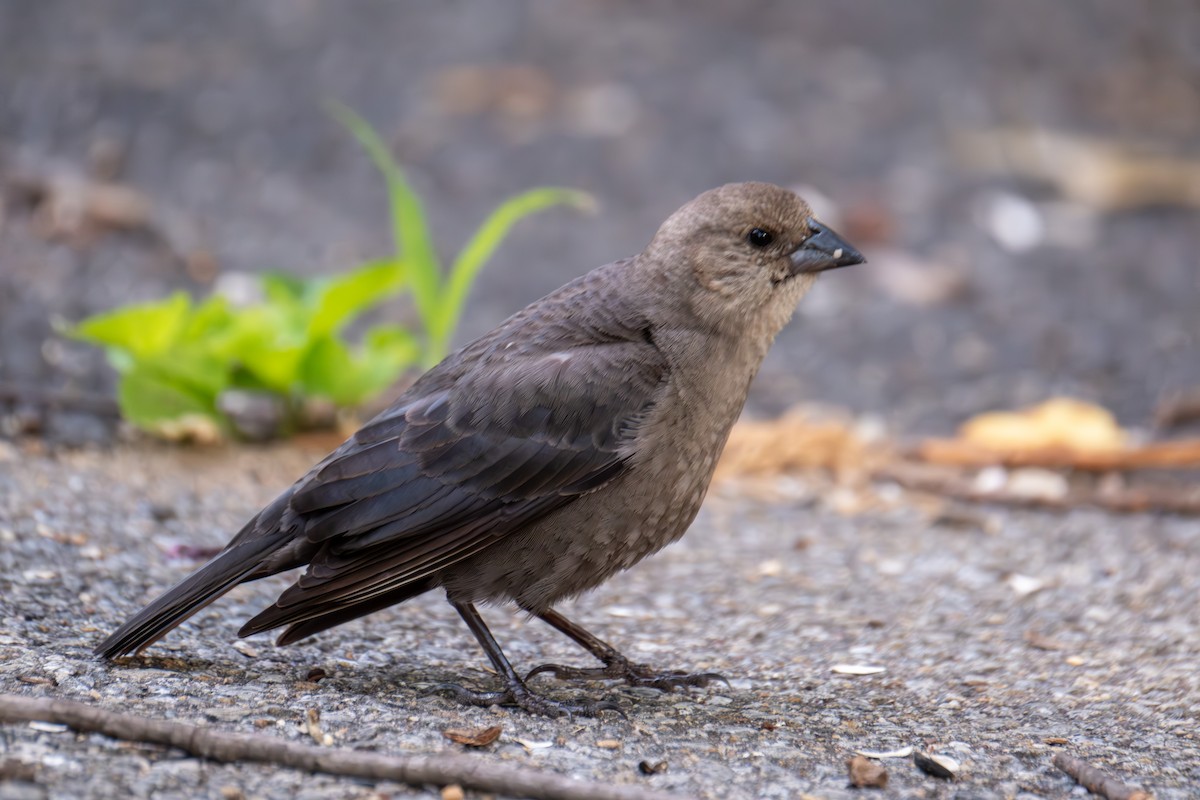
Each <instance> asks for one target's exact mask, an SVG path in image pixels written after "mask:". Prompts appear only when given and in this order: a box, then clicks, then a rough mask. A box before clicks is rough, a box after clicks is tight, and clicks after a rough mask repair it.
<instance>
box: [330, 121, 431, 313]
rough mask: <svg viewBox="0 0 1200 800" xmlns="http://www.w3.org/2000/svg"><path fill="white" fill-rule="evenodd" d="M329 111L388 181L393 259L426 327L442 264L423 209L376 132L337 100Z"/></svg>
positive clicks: (402, 172)
mask: <svg viewBox="0 0 1200 800" xmlns="http://www.w3.org/2000/svg"><path fill="white" fill-rule="evenodd" d="M329 110H330V113H331V114H332V115H333V116H334V118H336V119H337V120H338V122H340V123H341V124H342V125H343V126H344V127H345V128H346V129H347V130H348V131H350V133H351V134H352V135H353V136H354V138H355V139H357V140H358V143H359V145H361V146H362V148H363V150H365V151H366V152H367V155H368V156H370V158H371V161H373V162H374V163H375V167H376V168H377V169H378V170H379V171H380V172H381V173H383V178H384V181H386V183H387V192H388V205H389V207H390V210H391V219H392V237H393V239H394V240H395V245H396V258H397V260H398V261H400V262H402V263H403V264H404V266H405V267H406V268H407V269H408V270H409V272H410V274H409V275H408V276H407V277H408V279H409V281H410V282H411V286H412V293H413V302H414V303H415V305H416V307H417V313H418V314H420V315H421V319H422V321H424V322H425V324H426V325H427V326H428V324H429V319H430V317H431V316H432V314H433V313H434V307H435V305H436V303H437V293H438V284H439V283H440V282H441V264H440V263H439V261H438V257H437V250H436V249H435V248H434V246H433V236H432V235H431V234H430V232H429V226H428V224H427V223H426V221H425V209H424V207H423V206H422V205H421V199H420V198H419V197H417V194H416V192H414V191H413V189H412V186H411V185H409V183H408V180H407V178H405V176H404V171H403V170H402V169H401V168H400V165H399V164H397V163H396V160H395V159H394V158H392V154H391V151H390V150H389V149H388V146H387V145H386V144H384V142H383V140H382V139H381V138H380V137H379V134H378V133H377V132H376V131H375V129H374V128H372V127H371V125H370V123H368V122H367V121H366V120H365V119H363V118H362V117H360V116H359V115H358V114H356V113H354V112H353V111H351V110H350V109H349V108H347V107H346V106H344V105H341V104H340V103H330V104H329Z"/></svg>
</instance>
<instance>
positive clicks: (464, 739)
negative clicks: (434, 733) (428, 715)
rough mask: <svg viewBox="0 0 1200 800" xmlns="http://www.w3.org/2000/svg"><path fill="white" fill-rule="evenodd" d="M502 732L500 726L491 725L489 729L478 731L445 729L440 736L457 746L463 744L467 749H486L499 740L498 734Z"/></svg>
mask: <svg viewBox="0 0 1200 800" xmlns="http://www.w3.org/2000/svg"><path fill="white" fill-rule="evenodd" d="M503 730H504V728H503V726H501V725H493V726H492V727H490V728H479V729H478V730H467V729H463V728H447V729H446V730H444V731H442V736H445V737H446V738H447V739H449V740H450V741H452V742H455V743H457V744H464V745H466V746H467V747H487V746H488V745H489V744H491V743H492V742H494V741H496V740H497V739H499V738H500V732H501V731H503Z"/></svg>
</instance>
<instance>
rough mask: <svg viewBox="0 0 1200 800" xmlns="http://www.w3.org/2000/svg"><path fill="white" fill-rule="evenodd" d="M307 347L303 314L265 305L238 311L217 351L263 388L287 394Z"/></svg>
mask: <svg viewBox="0 0 1200 800" xmlns="http://www.w3.org/2000/svg"><path fill="white" fill-rule="evenodd" d="M308 348H309V342H308V337H307V335H306V331H305V330H304V319H303V314H297V313H294V311H293V310H292V309H287V308H281V307H279V306H273V305H268V306H255V307H253V308H246V309H241V310H240V311H238V312H237V314H236V316H235V318H234V322H233V327H232V329H231V330H230V331H229V334H228V338H227V339H226V340H225V341H223V342H222V347H221V349H220V350H219V351H218V352H219V353H220V354H221V355H223V356H225V357H227V358H229V359H230V360H232V361H233V362H234V363H235V364H240V365H241V366H243V367H244V368H245V369H246V370H247V371H249V372H250V373H251V374H252V375H253V376H254V377H255V379H256V380H257V381H258V382H259V383H260V384H261V385H262V387H263V388H267V389H271V390H273V391H276V392H279V393H281V394H288V393H290V392H291V391H292V390H293V389H294V388H295V387H296V385H297V383H299V377H300V365H301V362H302V361H303V359H304V356H305V353H306V352H307V350H308Z"/></svg>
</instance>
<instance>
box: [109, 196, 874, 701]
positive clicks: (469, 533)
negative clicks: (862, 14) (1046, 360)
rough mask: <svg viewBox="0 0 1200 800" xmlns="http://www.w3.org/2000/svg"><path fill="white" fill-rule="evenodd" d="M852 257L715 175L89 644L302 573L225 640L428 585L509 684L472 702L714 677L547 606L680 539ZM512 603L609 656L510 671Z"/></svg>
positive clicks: (292, 629)
mask: <svg viewBox="0 0 1200 800" xmlns="http://www.w3.org/2000/svg"><path fill="white" fill-rule="evenodd" d="M862 261H863V258H862V256H861V255H859V253H858V252H857V251H856V250H854V248H852V247H851V246H850V245H848V244H847V243H846V242H844V241H842V240H841V239H840V238H839V237H838V235H837V234H835V233H834V232H833V231H831V230H830V229H829V228H827V227H825V226H823V225H821V224H820V223H819V222H817V221H816V220H815V219H813V217H812V212H811V211H810V209H809V207H808V205H806V204H805V202H804V201H803V200H801V199H800V198H799V197H797V196H796V195H795V194H793V193H792V192H790V191H787V190H786V189H781V188H779V187H777V186H772V185H769V184H762V183H738V184H729V185H727V186H722V187H720V188H717V189H713V190H712V191H709V192H705V193H704V194H702V195H700V196H699V197H697V198H696V199H695V200H693V201H691V202H690V203H688V204H687V205H685V206H684V207H683V208H681V209H680V210H679V211H677V212H676V213H674V214H673V215H671V217H670V218H669V219H668V220H667V221H666V222H665V223H663V225H662V227H661V228H660V229H659V231H658V233H657V234H656V235H655V236H654V239H653V240H652V241H651V242H650V244H649V246H647V247H646V249H645V250H644V251H643V252H642V253H641V254H639V255H637V256H635V257H633V258H628V259H625V260H622V261H617V262H614V263H612V264H608V265H606V266H603V267H600V268H599V269H596V270H593V271H592V272H589V273H588V274H586V275H584V276H583V277H581V278H578V279H576V280H574V281H572V282H571V283H568V284H567V285H566V286H564V287H562V288H561V289H559V290H558V291H555V292H553V293H551V294H549V295H547V296H546V297H544V298H542V299H541V300H538V301H537V302H535V303H533V304H532V305H530V306H528V307H527V308H525V309H524V310H522V311H519V312H518V313H516V314H515V315H513V316H512V317H510V318H508V319H507V320H505V321H504V322H503V323H501V324H500V326H499V327H497V328H496V329H495V330H493V331H491V332H490V333H487V334H485V335H484V336H482V337H480V338H479V339H477V340H475V341H474V342H471V343H470V344H468V345H467V346H466V347H463V348H462V349H461V350H459V351H458V352H456V353H454V354H453V355H451V356H449V357H448V358H446V360H444V361H443V362H441V363H440V364H438V365H437V366H436V367H434V368H433V369H431V370H429V372H427V373H425V375H423V376H422V377H421V378H420V379H419V380H418V381H417V382H416V383H415V384H413V386H412V387H411V388H410V389H409V390H408V391H406V392H405V393H404V394H403V395H402V396H401V397H400V398H399V400H397V401H396V403H395V404H394V405H393V406H392V407H391V408H389V409H388V410H386V411H384V412H383V413H382V414H380V415H379V416H377V417H375V419H373V420H371V421H370V422H368V423H367V424H366V425H365V426H364V427H363V428H362V429H361V430H359V431H358V432H357V433H355V434H354V435H353V436H352V437H350V439H349V440H347V441H346V442H345V444H343V445H342V446H341V447H339V448H338V449H337V450H335V451H334V452H333V453H331V454H330V455H329V456H327V457H326V458H325V459H324V460H323V461H321V462H320V463H319V464H317V465H316V466H315V467H313V468H312V470H311V471H310V472H309V473H308V474H307V475H305V476H304V477H303V478H301V479H300V480H299V481H297V482H296V484H295V485H293V486H292V487H291V488H290V489H288V490H287V491H285V492H284V493H283V494H281V495H280V496H279V497H278V498H276V499H275V501H274V502H272V503H271V504H270V505H268V506H267V507H266V508H264V509H263V510H262V511H260V512H259V513H258V514H256V515H255V516H254V518H253V519H251V520H250V521H249V522H248V523H247V524H246V526H245V527H244V528H243V529H242V530H241V532H239V533H238V534H237V536H235V537H234V538H233V539H232V540H231V541H230V542H229V544H228V545H226V547H225V548H224V550H222V551H221V552H220V553H219V554H218V555H217V556H216V557H214V558H213V559H212V560H211V561H210V562H208V563H207V564H206V565H204V566H203V567H201V568H200V569H199V570H197V571H196V572H194V573H193V574H192V575H191V576H189V577H188V578H186V579H184V580H183V581H182V582H181V583H179V584H178V585H176V586H175V587H174V588H172V589H171V590H169V591H168V592H166V593H165V594H163V595H162V596H161V597H159V598H158V599H157V600H155V601H154V602H152V603H151V604H150V605H149V606H147V607H146V608H145V609H143V610H142V611H140V612H138V613H137V614H136V615H134V616H133V617H132V618H131V619H130V620H128V621H127V622H126V623H125V624H124V625H122V626H121V627H120V628H119V629H118V630H117V631H116V632H115V633H113V634H112V635H111V636H110V637H108V639H106V640H105V641H104V642H103V643H102V644H101V645H100V646H99V647H98V648H97V653H99V654H101V655H103V656H106V657H114V656H118V655H122V654H124V653H129V652H132V651H135V650H139V649H141V648H143V647H145V646H147V645H149V644H150V643H152V642H154V641H155V640H157V639H158V638H159V637H161V636H163V635H164V634H165V633H167V632H168V631H170V630H171V629H172V628H174V627H175V626H176V625H178V624H179V623H180V622H182V621H183V620H185V619H187V618H188V617H189V616H190V615H192V614H193V613H195V612H196V611H197V610H199V609H201V608H203V607H204V606H206V605H208V604H209V603H210V602H212V601H213V600H214V599H216V598H217V597H219V596H220V595H222V594H224V593H225V592H227V591H228V590H229V589H230V588H231V587H233V586H235V585H237V584H239V583H243V582H245V581H250V580H255V579H257V578H262V577H265V576H268V575H274V574H276V573H278V572H282V571H284V570H288V569H292V568H294V567H301V566H307V569H306V570H305V572H304V573H303V574H302V575H301V576H300V578H299V579H298V580H297V581H296V582H295V583H294V584H293V585H292V586H291V587H289V588H288V589H287V590H286V591H284V592H283V593H282V594H281V595H280V596H279V599H278V600H276V601H275V604H274V605H272V606H270V607H269V608H267V609H266V610H265V611H263V612H262V613H260V614H259V615H258V616H256V617H254V618H253V619H251V620H250V621H249V622H247V623H246V624H245V625H244V626H243V627H242V629H241V630H240V631H239V635H241V636H247V635H250V634H253V633H259V632H260V631H266V630H271V629H273V628H278V627H282V626H286V628H285V630H284V632H283V634H282V635H281V636H280V637H279V643H280V644H286V643H289V642H294V641H296V640H298V639H302V638H304V637H306V636H309V635H311V634H314V633H317V632H318V631H322V630H325V629H326V628H329V627H332V626H334V625H338V624H340V623H342V622H346V621H347V620H351V619H354V618H356V617H360V616H363V615H364V614H369V613H371V612H373V611H378V610H379V609H382V608H385V607H387V606H390V605H393V604H395V603H400V602H403V601H405V600H408V599H409V598H411V597H414V596H416V595H418V594H421V593H423V592H427V591H429V590H431V589H435V588H441V589H443V590H444V591H445V593H446V598H447V599H448V600H449V602H450V604H451V605H453V606H454V608H455V609H456V610H457V611H458V613H459V614H460V615H461V616H462V618H463V621H465V622H466V624H467V627H468V628H470V630H471V633H473V634H474V635H475V638H476V639H477V640H478V641H479V644H480V646H482V647H483V650H484V651H485V653H486V654H487V656H488V659H489V660H490V661H491V663H492V666H493V667H495V669H496V671H497V672H498V673H499V674H500V676H501V678H502V679H503V681H504V688H503V689H501V690H499V691H494V692H477V691H470V690H468V689H465V688H463V687H461V686H456V685H451V686H447V687H446V688H448V689H449V690H451V691H452V692H453V693H454V694H455V695H456V696H457V697H458V698H459V699H461V700H463V701H465V702H469V703H475V704H492V703H506V704H516V705H519V706H521V707H522V708H525V709H527V710H529V711H534V712H540V713H545V714H552V715H556V714H562V713H580V714H591V713H596V712H597V711H599V710H601V709H611V708H614V707H615V706H614V705H613V704H612V703H608V702H595V701H581V702H573V703H568V702H559V701H555V700H552V699H550V698H547V697H544V696H542V695H539V694H537V693H535V692H534V691H533V690H532V689H530V688H529V686H528V683H527V681H528V678H529V677H530V676H532V675H534V674H537V673H541V672H551V673H554V674H555V675H556V676H558V677H560V678H573V677H584V678H593V677H611V678H621V679H624V680H626V681H628V682H630V683H632V684H635V685H643V686H653V687H657V688H660V689H665V690H670V689H672V688H675V687H678V686H689V685H704V684H705V683H707V682H708V681H710V680H712V679H714V678H719V677H720V676H716V675H713V674H706V673H701V674H687V673H683V672H656V671H654V670H652V669H650V668H649V667H647V666H644V665H640V664H635V663H632V662H630V661H629V660H628V659H626V658H625V657H624V656H622V655H621V654H620V653H619V652H618V651H617V650H616V649H615V648H613V647H612V646H610V645H608V644H607V643H605V642H603V641H601V640H600V639H598V638H597V637H595V636H593V635H592V634H591V633H589V632H587V631H586V630H584V629H583V628H581V627H579V626H578V625H576V624H575V623H573V622H571V621H570V620H568V619H566V618H565V617H563V616H562V615H560V614H559V613H558V612H556V611H554V610H553V605H554V604H555V603H556V602H557V601H559V600H561V599H563V598H565V597H570V596H573V595H576V594H579V593H580V592H582V591H584V590H586V589H591V588H593V587H595V586H596V585H598V584H599V583H601V582H603V581H604V580H605V579H607V578H608V577H610V576H611V575H613V574H614V573H616V572H618V571H620V570H623V569H627V568H629V567H631V566H633V565H634V564H636V563H637V562H639V561H641V560H642V559H643V558H645V557H646V556H648V555H650V554H651V553H654V552H656V551H657V550H659V549H661V548H662V547H664V546H666V545H667V544H670V543H671V542H673V541H675V540H676V539H678V538H679V537H680V536H682V535H683V532H684V531H685V530H686V529H687V527H688V525H690V524H691V522H692V519H693V518H694V517H695V516H696V512H697V511H698V510H699V508H700V502H701V500H702V499H703V498H704V494H705V492H706V490H707V488H708V484H709V481H710V479H711V478H712V474H713V467H714V466H715V464H716V462H717V457H718V456H719V455H720V452H721V449H722V447H723V446H724V444H725V440H726V438H727V437H728V435H729V430H730V428H731V427H732V425H733V423H734V420H736V419H737V417H738V414H739V413H740V412H741V410H742V405H743V404H744V403H745V400H746V394H747V391H748V389H749V386H750V381H751V379H752V378H753V377H754V375H755V373H756V372H757V371H758V368H759V365H760V364H761V362H762V360H763V357H764V356H765V355H766V353H767V349H768V348H769V347H770V345H771V342H772V341H773V340H774V339H775V336H776V334H778V333H779V331H780V329H782V328H783V326H784V325H785V324H786V323H787V322H788V320H789V319H790V318H791V316H792V313H793V312H794V311H795V308H796V304H797V302H798V301H799V300H800V298H801V297H803V296H804V294H805V292H807V291H808V290H809V288H810V287H811V286H812V285H813V283H814V281H815V280H816V276H817V273H819V272H821V271H823V270H827V269H832V268H834V267H842V266H847V265H850V264H858V263H861V262H862ZM480 602H492V603H496V602H511V603H513V604H515V605H516V606H517V607H519V608H521V609H523V610H525V611H527V612H529V613H530V614H532V615H534V616H537V617H539V618H540V619H542V620H544V621H545V622H547V623H549V624H550V625H551V626H553V627H554V628H556V629H558V630H559V631H561V632H562V633H564V634H566V635H567V636H569V637H570V638H571V639H573V640H575V642H577V643H578V644H579V645H580V646H582V647H583V648H584V649H586V650H588V651H589V652H590V653H592V654H593V655H594V656H596V657H597V658H598V659H599V660H600V661H601V662H602V663H603V664H604V667H597V668H594V669H577V668H569V667H563V666H560V665H556V664H546V665H542V666H540V667H537V668H535V669H534V670H532V671H531V672H530V673H529V675H527V676H526V677H525V678H524V679H523V678H521V676H520V675H518V674H517V672H516V671H515V670H514V669H513V667H512V665H511V664H510V663H509V661H508V659H507V658H506V657H505V655H504V653H503V651H501V649H500V646H499V645H498V644H497V643H496V641H495V639H493V638H492V635H491V633H490V632H489V631H488V629H487V626H486V625H485V624H484V621H483V619H482V618H481V617H480V615H479V612H478V611H477V610H476V608H475V605H476V604H477V603H480Z"/></svg>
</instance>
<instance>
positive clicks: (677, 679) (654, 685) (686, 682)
mask: <svg viewBox="0 0 1200 800" xmlns="http://www.w3.org/2000/svg"><path fill="white" fill-rule="evenodd" d="M547 672H548V673H550V674H552V675H553V676H554V677H555V678H557V679H558V680H560V681H561V680H567V681H578V680H585V681H597V680H612V679H618V680H623V681H625V682H626V683H627V684H629V685H630V686H647V687H650V688H651V689H658V690H660V691H663V692H673V691H675V690H676V689H679V688H683V687H690V686H698V687H704V686H708V685H709V684H710V683H712V682H713V681H720V682H721V683H724V684H725V685H726V686H728V685H729V680H728V679H727V678H726V677H725V676H724V675H721V674H719V673H716V672H683V671H681V670H665V671H660V670H655V669H654V668H653V667H651V666H649V665H648V664H635V663H634V662H632V661H630V660H629V659H627V658H625V657H624V656H616V657H614V658H609V659H607V660H606V661H605V664H604V666H603V667H568V666H565V665H563V664H542V665H541V666H537V667H534V668H533V669H531V670H530V671H529V674H528V675H526V676H525V680H526V681H528V680H529V679H530V678H532V677H534V676H535V675H541V674H543V673H547Z"/></svg>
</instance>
